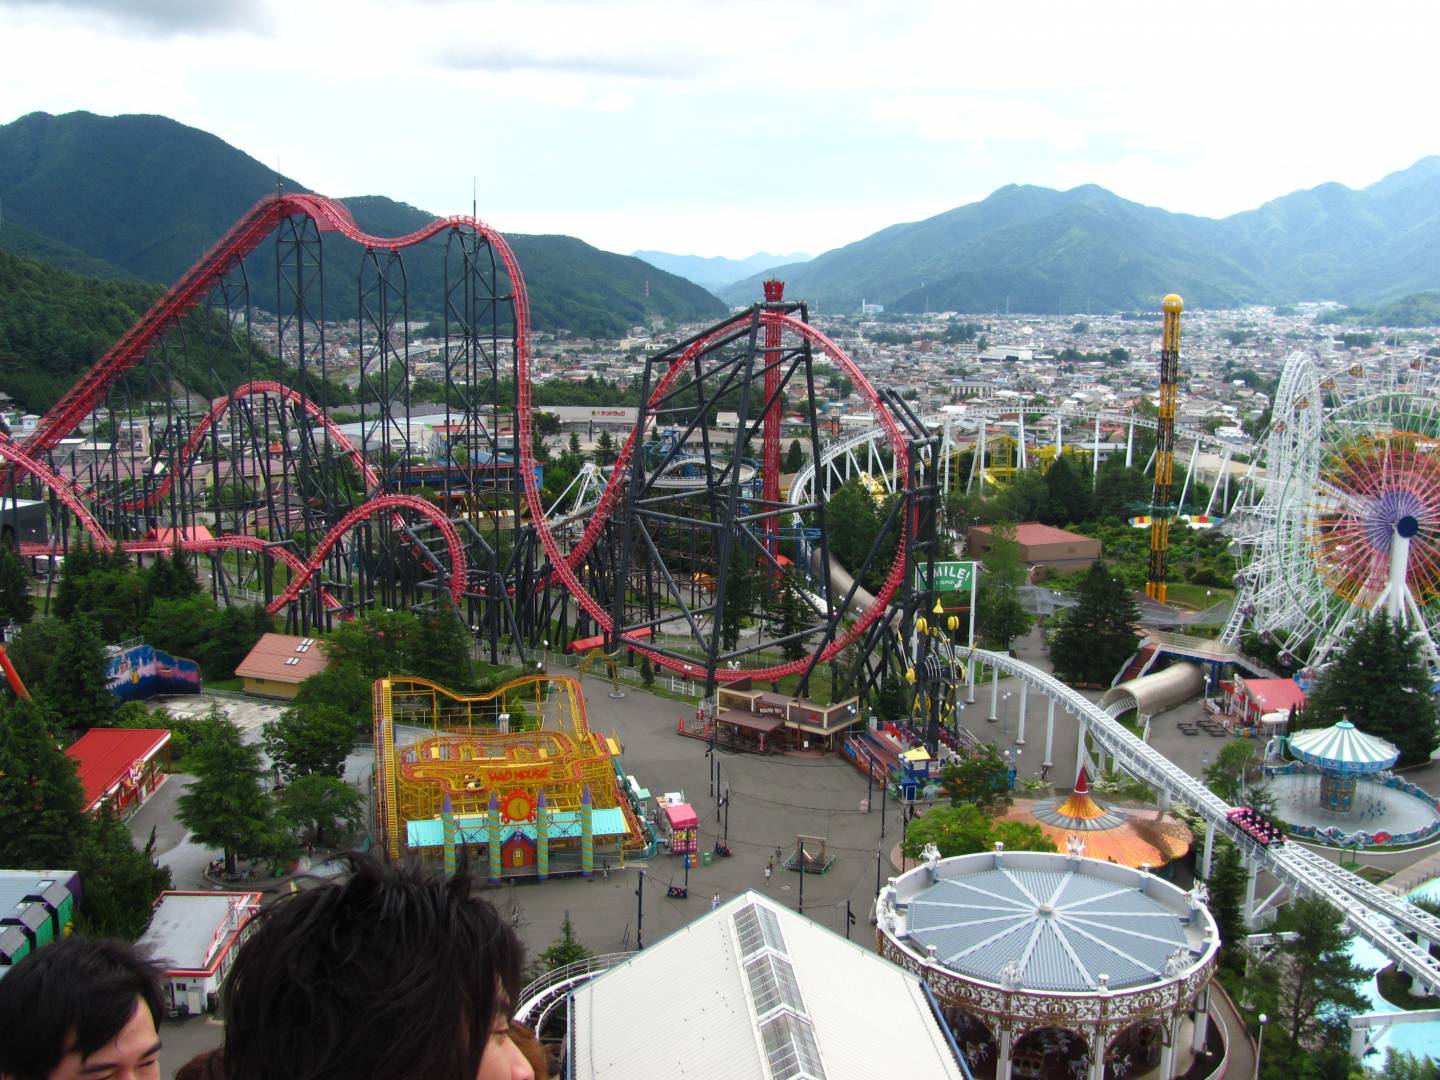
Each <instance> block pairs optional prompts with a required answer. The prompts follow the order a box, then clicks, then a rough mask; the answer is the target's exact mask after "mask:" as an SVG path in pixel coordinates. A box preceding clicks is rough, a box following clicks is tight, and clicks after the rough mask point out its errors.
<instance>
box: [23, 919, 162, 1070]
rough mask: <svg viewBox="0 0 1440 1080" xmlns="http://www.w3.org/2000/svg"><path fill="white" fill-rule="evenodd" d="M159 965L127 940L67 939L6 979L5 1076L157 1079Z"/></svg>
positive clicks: (37, 952)
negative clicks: (137, 950) (141, 953)
mask: <svg viewBox="0 0 1440 1080" xmlns="http://www.w3.org/2000/svg"><path fill="white" fill-rule="evenodd" d="M163 1008H164V1005H163V1002H162V999H161V992H160V971H159V969H158V968H157V967H156V966H155V965H153V964H151V963H150V962H149V961H147V960H145V959H144V958H143V957H142V956H141V955H140V954H139V953H138V952H136V951H135V949H134V948H132V947H131V946H129V945H126V944H124V943H123V942H119V941H109V940H105V939H100V938H95V939H91V938H81V937H72V938H66V939H65V940H63V941H57V942H56V943H55V944H53V945H46V946H45V947H44V948H42V949H37V950H35V951H34V952H33V953H31V954H30V955H29V956H27V957H25V959H23V960H21V961H20V963H18V964H16V965H15V966H14V967H13V968H12V969H11V970H10V973H9V974H8V975H6V976H5V977H4V978H3V979H0V1078H3V1080H154V1078H157V1077H159V1075H160V1060H159V1059H160V1039H159V1036H157V1035H156V1029H157V1028H158V1026H159V1023H160V1017H161V1010H162V1009H163Z"/></svg>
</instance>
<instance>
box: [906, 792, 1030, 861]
mask: <svg viewBox="0 0 1440 1080" xmlns="http://www.w3.org/2000/svg"><path fill="white" fill-rule="evenodd" d="M996 843H1001V844H1004V845H1005V848H1006V850H1008V851H1054V850H1055V844H1054V842H1053V841H1051V839H1050V838H1049V837H1048V836H1046V835H1045V832H1044V830H1043V829H1041V828H1040V826H1038V825H1028V824H1026V823H1025V822H1023V821H994V820H991V819H990V818H989V817H988V816H986V814H985V812H984V811H983V810H981V809H980V808H979V807H977V806H970V805H966V806H932V807H931V808H930V809H929V810H926V811H925V812H924V813H923V814H917V815H915V819H914V820H913V821H911V822H910V824H909V826H908V827H907V828H906V830H905V842H904V844H903V845H902V848H901V850H902V851H903V853H904V854H905V857H906V858H909V859H918V858H920V855H921V852H923V851H924V850H925V845H926V844H934V845H935V846H936V848H938V849H939V851H940V857H941V858H942V859H948V858H951V857H952V856H955V855H973V854H974V853H976V852H978V851H990V850H992V849H993V848H994V847H995V845H996Z"/></svg>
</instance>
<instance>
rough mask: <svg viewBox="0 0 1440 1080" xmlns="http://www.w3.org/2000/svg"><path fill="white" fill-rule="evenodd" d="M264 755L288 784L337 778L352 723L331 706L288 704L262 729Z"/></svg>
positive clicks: (352, 734) (350, 741) (350, 740)
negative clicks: (309, 778) (316, 777)
mask: <svg viewBox="0 0 1440 1080" xmlns="http://www.w3.org/2000/svg"><path fill="white" fill-rule="evenodd" d="M262 731H263V732H264V737H263V742H264V745H265V752H266V753H267V754H269V755H270V760H271V761H273V762H274V763H275V767H276V768H277V769H279V770H280V774H281V775H282V776H284V777H285V779H286V780H287V781H289V782H291V783H294V781H296V780H297V779H299V778H300V777H302V776H310V775H319V776H340V775H342V774H343V773H344V771H345V756H346V755H347V754H349V753H350V747H351V745H352V744H353V743H354V740H355V722H354V720H353V719H352V718H351V717H350V716H348V715H347V714H346V713H344V712H342V711H341V710H340V709H337V708H336V707H335V706H333V705H318V704H305V705H292V706H290V708H288V709H286V710H285V711H284V712H282V713H281V714H280V716H279V718H278V719H275V720H271V721H270V722H269V723H267V724H266V725H265V726H264V728H262Z"/></svg>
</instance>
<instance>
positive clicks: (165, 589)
mask: <svg viewBox="0 0 1440 1080" xmlns="http://www.w3.org/2000/svg"><path fill="white" fill-rule="evenodd" d="M185 559H186V557H185V553H184V552H182V551H181V550H180V549H179V548H176V549H175V551H174V552H173V553H172V554H171V555H170V556H169V557H166V555H165V553H164V552H163V551H162V552H160V553H159V554H157V555H156V556H155V561H154V562H152V563H151V564H150V567H149V569H148V570H146V571H145V594H146V595H147V596H148V597H149V598H150V600H151V601H152V602H153V601H155V600H177V599H181V598H183V597H186V596H194V595H195V594H196V593H198V592H199V591H200V582H199V581H197V580H196V579H195V575H194V574H193V573H192V572H191V571H190V567H189V566H188V565H186V561H185Z"/></svg>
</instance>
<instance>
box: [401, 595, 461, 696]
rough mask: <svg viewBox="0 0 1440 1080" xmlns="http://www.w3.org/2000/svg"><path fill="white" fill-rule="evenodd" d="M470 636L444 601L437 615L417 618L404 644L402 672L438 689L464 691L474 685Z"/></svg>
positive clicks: (434, 613) (424, 615)
mask: <svg viewBox="0 0 1440 1080" xmlns="http://www.w3.org/2000/svg"><path fill="white" fill-rule="evenodd" d="M470 640H471V639H470V632H469V630H468V629H467V628H466V627H465V626H464V625H463V624H462V623H461V621H460V617H459V616H458V615H457V614H456V613H455V609H454V608H453V607H452V606H451V605H450V602H449V599H448V598H447V599H446V600H445V602H444V603H443V604H442V606H441V607H440V609H439V610H437V611H428V612H426V613H425V614H423V615H421V616H420V617H419V620H418V622H417V624H416V626H415V631H414V634H413V635H412V636H411V637H410V639H409V640H408V641H407V642H406V645H405V654H406V658H407V659H406V671H407V672H408V673H409V674H412V675H419V676H420V677H421V678H424V679H434V680H435V681H436V682H438V683H440V684H441V685H442V686H449V687H462V688H463V687H468V686H469V685H470V684H471V683H472V682H474V667H475V664H474V661H473V660H472V659H471V656H470Z"/></svg>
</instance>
